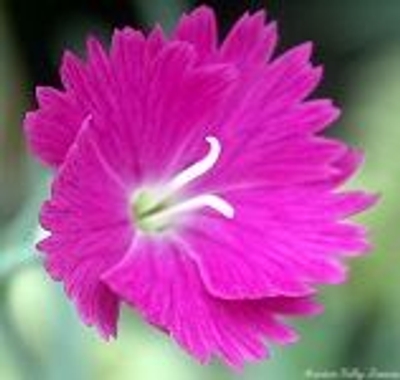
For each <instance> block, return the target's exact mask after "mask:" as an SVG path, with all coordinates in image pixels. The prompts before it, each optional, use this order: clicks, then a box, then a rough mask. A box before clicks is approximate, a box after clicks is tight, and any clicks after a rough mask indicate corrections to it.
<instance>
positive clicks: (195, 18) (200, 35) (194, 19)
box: [175, 6, 218, 59]
mask: <svg viewBox="0 0 400 380" xmlns="http://www.w3.org/2000/svg"><path fill="white" fill-rule="evenodd" d="M175 38H176V39H178V40H181V41H186V42H190V43H191V44H193V45H194V46H195V48H196V50H197V51H198V52H199V55H200V57H202V59H203V58H205V59H209V58H210V56H212V55H213V54H215V52H216V49H217V44H218V35H217V22H216V19H215V14H214V11H213V10H212V9H211V8H208V7H206V6H201V7H199V8H197V9H196V10H195V11H193V12H192V13H190V14H189V15H183V16H182V18H181V20H180V21H179V24H178V25H177V27H176V30H175Z"/></svg>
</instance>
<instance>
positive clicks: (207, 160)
mask: <svg viewBox="0 0 400 380" xmlns="http://www.w3.org/2000/svg"><path fill="white" fill-rule="evenodd" d="M206 141H207V142H208V143H209V145H210V149H209V151H208V153H207V155H206V156H205V157H204V158H203V159H201V160H200V161H197V162H196V163H194V164H193V165H192V166H189V167H188V168H187V169H185V170H183V171H181V172H180V173H179V174H178V175H177V176H176V177H175V178H173V179H172V181H171V182H170V183H169V184H168V187H167V189H166V191H167V193H168V194H172V193H174V192H175V191H176V190H179V189H181V188H182V187H184V186H185V185H187V184H188V183H189V182H192V181H193V180H194V179H196V178H198V177H200V176H202V175H203V174H205V173H207V172H208V171H209V170H210V169H211V168H212V167H213V166H214V165H215V163H216V162H217V161H218V158H219V156H220V154H221V144H220V142H219V141H218V139H217V138H216V137H213V136H208V137H206Z"/></svg>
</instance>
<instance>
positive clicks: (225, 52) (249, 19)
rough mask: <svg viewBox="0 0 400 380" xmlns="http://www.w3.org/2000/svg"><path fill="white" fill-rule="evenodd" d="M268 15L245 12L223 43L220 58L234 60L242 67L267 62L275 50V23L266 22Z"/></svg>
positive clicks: (224, 60)
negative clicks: (267, 23)
mask: <svg viewBox="0 0 400 380" xmlns="http://www.w3.org/2000/svg"><path fill="white" fill-rule="evenodd" d="M265 22H266V15H265V12H264V11H259V12H257V13H255V14H253V15H249V14H245V15H244V16H243V17H242V18H241V19H240V20H239V21H238V22H237V23H236V24H235V25H234V26H233V28H232V30H231V31H230V32H229V34H228V36H227V37H226V39H225V41H224V42H223V43H222V46H221V50H220V59H221V60H222V61H223V62H234V63H235V64H236V65H238V66H239V67H240V68H241V69H246V68H249V67H252V68H253V69H254V66H259V65H260V64H261V65H262V64H265V63H266V62H267V61H268V60H269V58H270V57H271V55H272V54H273V52H274V50H275V45H276V43H277V33H276V25H275V23H270V24H269V25H266V24H265Z"/></svg>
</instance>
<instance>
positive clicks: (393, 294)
mask: <svg viewBox="0 0 400 380" xmlns="http://www.w3.org/2000/svg"><path fill="white" fill-rule="evenodd" d="M208 3H210V4H212V5H214V6H215V7H216V8H217V10H218V14H219V17H220V21H221V23H222V24H223V26H224V30H226V25H227V24H229V23H230V22H231V21H232V20H233V19H235V18H237V17H239V15H240V12H241V10H244V9H245V8H247V7H251V8H252V9H255V8H257V7H261V6H263V5H264V4H263V2H262V1H259V2H257V1H251V2H245V1H235V2H232V0H226V1H222V0H219V1H209V2H208ZM268 3H269V8H270V13H272V17H274V18H275V17H276V18H279V24H280V27H281V31H282V40H283V41H284V43H285V44H286V45H289V44H293V43H298V42H300V41H302V40H308V39H311V40H313V41H316V48H317V57H318V60H323V62H324V64H325V66H326V79H325V86H324V88H323V89H322V92H323V93H329V96H332V97H334V98H336V99H337V102H338V103H339V104H340V105H341V106H342V108H343V109H344V117H343V119H342V121H341V122H340V123H339V124H338V125H337V128H336V130H335V132H333V133H338V134H340V135H341V136H342V137H343V138H345V139H347V140H348V141H351V142H352V143H353V144H355V145H357V146H359V147H361V148H363V149H365V150H366V157H367V159H366V165H365V169H364V171H363V172H362V174H361V175H360V176H359V177H358V178H357V179H356V180H355V181H354V186H361V187H365V188H368V189H370V190H372V191H377V192H379V193H381V194H382V201H381V203H380V205H379V207H377V208H376V210H374V211H373V212H371V213H369V214H368V215H366V216H365V217H363V220H364V221H365V222H366V223H367V224H368V225H369V226H370V227H371V230H372V234H373V237H374V241H375V248H374V249H373V250H372V252H371V254H370V256H368V257H365V258H362V259H360V260H358V261H357V262H354V263H353V264H351V270H352V273H351V274H352V275H351V280H350V281H349V283H348V284H346V285H343V286H341V287H337V288H329V289H322V295H321V301H322V302H323V303H324V304H325V305H326V310H325V313H324V314H323V315H321V316H319V317H317V318H314V319H312V320H306V321H302V322H300V323H298V329H299V331H300V333H301V336H302V338H301V340H300V342H299V343H298V344H297V345H295V346H293V347H291V348H284V349H281V348H275V349H273V352H272V360H269V361H266V362H264V363H260V364H258V365H252V366H248V367H247V368H246V369H245V370H244V372H243V373H241V374H234V373H230V372H228V370H226V369H224V368H222V367H220V366H219V365H218V364H212V365H211V366H208V367H202V366H200V365H198V364H196V363H195V362H193V361H192V359H191V358H189V357H187V356H186V355H185V354H184V353H183V351H182V350H180V349H179V348H178V347H176V346H175V345H174V343H173V342H172V340H171V339H169V338H168V337H166V336H165V335H164V334H162V333H160V332H158V331H157V330H155V329H154V328H152V327H150V326H148V325H146V324H145V323H144V322H143V321H141V320H140V319H139V318H138V317H136V316H135V315H134V314H133V313H132V312H131V311H129V312H126V313H124V315H123V318H122V322H121V326H120V336H119V338H118V339H117V340H116V341H114V342H110V343H106V342H103V341H102V340H101V339H100V338H99V337H98V336H97V335H96V333H95V332H94V331H92V330H91V329H88V328H86V327H84V326H83V325H82V323H81V322H80V321H79V319H78V317H77V316H76V314H75V311H74V310H73V309H72V307H71V305H70V304H69V302H68V301H67V299H66V297H65V296H64V295H63V294H62V289H61V288H60V287H59V286H58V285H56V284H54V283H53V282H52V281H51V280H50V279H49V278H48V277H47V275H46V274H45V272H44V270H43V269H42V267H41V266H40V265H38V263H39V262H40V258H39V257H38V255H37V253H36V252H35V248H34V244H35V241H36V240H37V239H38V235H39V234H40V231H39V230H38V228H37V215H38V210H39V207H40V203H41V201H42V200H43V199H44V198H45V197H46V182H47V174H46V171H45V170H44V169H40V168H39V165H37V163H34V162H33V161H31V160H30V159H27V155H26V153H25V148H24V144H23V139H22V134H21V119H22V114H23V109H24V108H25V107H26V106H27V104H28V103H29V101H30V100H31V99H32V94H33V84H34V83H36V82H41V81H43V80H44V79H46V80H47V79H49V80H50V78H54V74H55V67H56V64H57V62H58V61H59V57H60V55H61V51H62V49H63V48H64V46H65V45H66V46H68V47H75V48H76V49H78V50H79V48H80V47H82V46H83V39H84V36H85V35H86V34H88V33H89V32H91V31H95V33H96V34H100V35H102V36H104V37H105V38H107V35H108V34H109V33H110V31H111V30H112V28H113V27H114V26H122V24H123V23H126V22H128V21H129V22H132V23H134V24H135V25H134V26H136V27H143V26H150V25H153V24H154V23H156V22H159V23H160V24H161V25H163V26H165V27H166V28H167V29H170V28H171V27H172V25H173V24H174V22H175V20H176V18H177V17H178V16H179V14H180V13H181V12H182V11H183V10H186V9H189V8H190V7H192V6H193V5H194V1H184V0H165V1H161V0H155V1H147V0H146V1H144V0H143V1H141V0H136V1H133V0H119V1H115V2H109V1H105V0H103V1H98V2H83V1H77V0H75V1H69V2H68V1H66V0H65V1H60V2H59V3H58V2H51V1H50V0H38V1H36V2H32V3H30V2H26V1H24V0H8V1H5V0H3V1H2V2H1V1H0V379H1V380H3V379H4V380H19V379H21V380H25V379H26V380H36V379H40V380H64V379H65V380H67V379H74V380H87V379H89V380H91V379H96V380H98V379H99V380H128V379H129V380H130V379H135V380H156V379H157V380H158V379H163V380H204V379H212V380H228V379H247V380H265V379H278V380H280V379H284V380H286V379H289V380H291V379H302V378H307V374H308V373H309V372H307V371H309V370H314V371H316V370H321V371H324V370H325V371H327V370H331V369H333V370H340V369H342V368H348V369H352V368H357V369H359V370H360V371H366V372H367V371H368V370H370V369H371V368H376V369H377V370H380V371H395V372H393V373H395V374H396V373H397V374H398V376H399V377H398V378H400V360H399V358H400V324H399V323H398V321H399V320H400V296H399V294H400V292H399V288H400V284H399V276H398V274H397V273H398V271H399V269H398V268H399V266H398V265H397V264H398V261H399V260H398V256H399V254H400V235H399V233H398V231H397V230H398V224H397V223H396V222H397V220H398V215H399V214H400V197H399V196H398V188H399V186H398V183H399V181H397V178H400V155H399V152H400V22H399V20H400V2H399V1H397V0H381V1H378V0H352V1H345V0H340V1H335V2H334V1H330V0H302V1H298V0H286V1H283V0H282V1H279V0H276V1H269V2H268ZM33 4H34V5H33ZM55 4H56V5H55ZM57 7H59V9H60V10H62V11H60V12H58V13H57V12H56V11H57ZM52 12H53V13H52ZM37 20H41V21H40V23H39V22H38V21H37ZM55 20H56V22H55ZM51 25H53V26H52V29H51ZM53 84H54V83H53ZM366 372H365V373H366ZM309 378H311V377H310V375H309ZM337 378H342V377H337Z"/></svg>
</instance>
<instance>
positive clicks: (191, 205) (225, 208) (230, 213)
mask: <svg viewBox="0 0 400 380" xmlns="http://www.w3.org/2000/svg"><path fill="white" fill-rule="evenodd" d="M203 207H210V208H211V209H213V210H215V211H218V212H219V213H221V214H222V215H223V216H225V217H226V218H228V219H232V218H233V217H234V216H235V209H234V208H233V206H232V205H231V204H230V203H228V202H227V201H226V200H225V199H223V198H221V197H219V196H218V195H214V194H203V195H199V196H197V197H194V198H190V199H188V200H186V201H183V202H181V203H177V204H176V205H175V206H172V207H169V208H167V209H165V210H163V211H161V212H159V213H157V214H154V215H152V216H150V217H148V221H150V222H151V223H153V222H159V221H162V220H168V219H170V218H171V217H173V216H175V215H177V214H182V213H186V212H188V211H193V210H196V209H201V208H203Z"/></svg>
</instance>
